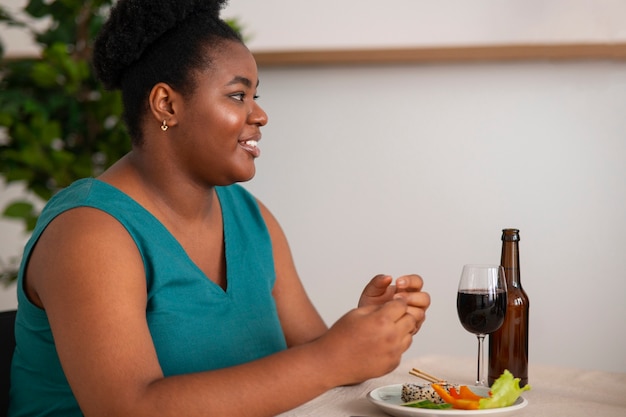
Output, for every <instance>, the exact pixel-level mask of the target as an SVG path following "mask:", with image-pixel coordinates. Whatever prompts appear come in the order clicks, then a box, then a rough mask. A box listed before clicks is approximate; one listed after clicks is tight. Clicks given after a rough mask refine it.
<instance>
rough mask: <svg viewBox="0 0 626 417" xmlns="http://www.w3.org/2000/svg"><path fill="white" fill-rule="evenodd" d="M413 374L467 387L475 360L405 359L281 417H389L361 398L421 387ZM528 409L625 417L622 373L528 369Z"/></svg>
mask: <svg viewBox="0 0 626 417" xmlns="http://www.w3.org/2000/svg"><path fill="white" fill-rule="evenodd" d="M413 367H415V368H418V369H421V370H423V371H425V372H428V373H430V374H433V375H436V376H438V377H440V378H445V379H447V380H448V381H453V382H457V383H461V384H472V383H473V381H474V380H475V378H476V369H475V368H476V363H475V358H458V357H449V356H426V357H420V358H414V359H406V360H404V361H403V362H402V364H401V365H400V366H399V367H398V368H397V369H396V370H395V371H394V372H392V373H390V374H388V375H386V376H384V377H381V378H376V379H372V380H369V381H366V382H365V383H363V384H360V385H355V386H349V387H340V388H335V389H333V390H331V391H329V392H327V393H326V394H324V395H322V396H320V397H318V398H316V399H314V400H312V401H310V402H308V403H306V404H304V405H302V406H301V407H298V408H296V409H294V410H292V411H289V412H287V413H283V414H280V417H295V416H298V417H305V416H316V417H351V416H358V417H389V416H388V415H387V414H385V413H384V412H382V411H381V410H380V409H379V408H378V407H376V406H375V405H373V404H371V403H370V402H369V401H368V400H367V398H366V394H367V393H368V392H369V391H371V390H373V389H375V388H378V387H382V386H385V385H391V384H401V383H405V382H416V383H423V382H424V381H422V380H421V379H419V378H416V377H414V376H411V375H409V374H408V371H409V370H410V369H411V368H413ZM528 379H529V385H530V386H531V387H532V389H531V390H530V391H527V392H524V394H523V397H524V398H526V399H527V400H528V405H527V406H526V407H525V408H523V409H522V410H520V412H519V413H518V414H517V415H518V416H519V417H531V416H532V417H560V416H563V417H583V416H584V417H625V416H626V373H610V372H603V371H593V370H583V369H571V368H561V367H555V366H546V365H537V364H533V363H531V364H530V367H529V375H528Z"/></svg>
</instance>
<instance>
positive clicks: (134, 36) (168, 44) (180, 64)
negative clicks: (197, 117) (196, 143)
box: [93, 0, 243, 144]
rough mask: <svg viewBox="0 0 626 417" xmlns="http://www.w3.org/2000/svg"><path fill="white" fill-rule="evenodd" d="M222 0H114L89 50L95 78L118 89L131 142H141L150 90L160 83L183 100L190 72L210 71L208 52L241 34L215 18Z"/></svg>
mask: <svg viewBox="0 0 626 417" xmlns="http://www.w3.org/2000/svg"><path fill="white" fill-rule="evenodd" d="M226 3H227V0H213V1H211V0H209V1H207V0H119V1H118V2H117V3H116V4H115V6H113V8H112V9H111V13H110V16H109V19H108V20H107V21H106V23H105V24H104V25H103V27H102V29H101V31H100V33H99V34H98V37H97V38H96V41H95V43H94V51H93V65H94V69H95V72H96V75H97V77H98V78H99V79H100V81H102V83H103V84H104V86H105V87H106V88H107V89H110V90H114V89H120V90H121V91H122V99H123V104H124V112H123V117H124V122H125V123H126V126H127V128H128V132H129V134H130V136H131V138H132V140H133V143H135V144H140V143H141V142H142V141H143V138H142V133H141V122H142V118H143V116H144V115H145V113H146V110H147V105H148V103H147V98H148V96H149V94H150V91H151V89H152V87H154V85H155V84H157V83H159V82H164V83H166V84H168V85H170V86H171V87H172V88H174V89H176V90H177V91H179V92H180V93H181V94H182V95H183V96H189V95H191V94H192V93H193V90H194V88H195V77H194V75H195V73H196V72H197V71H199V70H201V69H206V68H208V67H210V65H211V61H210V53H209V54H207V53H206V52H207V51H210V50H212V49H215V48H217V47H219V46H220V45H221V43H222V42H223V41H225V40H232V41H236V42H241V43H243V40H242V38H241V35H240V34H239V33H238V32H237V31H235V30H234V29H233V28H231V27H230V26H229V25H228V24H227V23H226V22H224V21H223V20H222V19H220V17H219V13H220V10H221V9H222V8H223V7H224V6H225V5H226Z"/></svg>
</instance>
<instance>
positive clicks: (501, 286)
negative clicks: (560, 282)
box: [456, 265, 507, 386]
mask: <svg viewBox="0 0 626 417" xmlns="http://www.w3.org/2000/svg"><path fill="white" fill-rule="evenodd" d="M506 303H507V297H506V281H505V278H504V268H502V267H501V266H499V265H464V266H463V271H462V272H461V279H460V281H459V290H458V294H457V299H456V310H457V313H458V315H459V320H460V321H461V324H462V325H463V327H464V328H465V330H467V331H468V332H471V333H474V334H475V335H476V336H477V337H478V371H477V373H476V374H477V376H476V385H480V386H486V384H485V378H484V370H483V341H484V339H485V335H487V334H489V333H493V332H495V331H496V330H498V329H499V328H500V326H502V323H503V322H504V315H505V313H506Z"/></svg>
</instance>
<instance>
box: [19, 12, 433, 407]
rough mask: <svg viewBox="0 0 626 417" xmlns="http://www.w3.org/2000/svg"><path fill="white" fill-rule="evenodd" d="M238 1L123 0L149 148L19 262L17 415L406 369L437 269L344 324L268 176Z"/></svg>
mask: <svg viewBox="0 0 626 417" xmlns="http://www.w3.org/2000/svg"><path fill="white" fill-rule="evenodd" d="M223 3H224V1H193V0H186V1H181V0H169V1H159V2H156V1H154V0H120V1H119V2H118V3H117V4H116V6H115V7H114V8H113V9H112V11H111V16H110V18H109V20H108V22H107V23H106V24H105V26H104V27H103V29H102V32H101V33H100V35H99V37H98V39H97V41H96V44H95V50H94V65H95V68H96V71H97V74H98V76H99V77H100V79H101V80H102V81H103V83H104V84H105V85H106V86H107V87H108V88H120V89H121V90H122V94H123V99H124V109H125V110H124V111H125V114H124V118H125V122H126V124H127V126H128V131H129V133H130V135H131V138H132V150H131V152H130V153H129V154H128V155H126V156H125V157H124V158H122V159H121V160H120V161H118V162H117V163H116V164H114V165H113V166H112V167H111V168H110V169H109V170H107V171H106V172H105V173H103V174H102V175H101V176H100V177H98V178H97V179H84V180H81V181H78V182H76V183H75V184H73V185H72V186H70V187H68V188H67V189H65V190H63V191H62V192H60V193H59V194H57V195H56V196H55V197H54V198H53V199H51V200H50V202H49V203H48V205H47V206H46V209H45V210H44V212H43V213H42V215H41V217H40V221H39V224H38V226H37V228H36V230H35V231H34V232H33V236H32V238H31V240H30V241H29V243H28V244H27V246H26V249H25V254H24V261H23V265H22V269H21V272H20V277H19V286H18V287H19V289H18V300H19V308H18V317H17V325H16V338H17V348H16V352H15V355H14V361H13V368H12V391H11V405H10V413H9V415H10V416H12V417H16V416H35V415H36V416H44V415H45V416H63V417H68V416H70V417H71V416H80V415H85V416H89V417H91V416H133V417H141V416H150V417H155V416H186V417H193V416H229V417H233V416H240V415H241V416H243V415H245V416H271V415H275V414H277V413H280V412H283V411H286V410H289V409H291V408H293V407H295V406H297V405H299V404H302V403H304V402H306V401H308V400H310V399H312V398H314V397H315V396H317V395H319V394H321V393H323V392H324V391H326V390H328V389H330V388H332V387H335V386H339V385H344V384H354V383H359V382H361V381H364V380H366V379H368V378H372V377H376V376H380V375H383V374H385V373H387V372H389V371H391V370H392V369H394V368H395V367H396V366H397V365H398V363H399V361H400V357H401V354H402V353H403V352H404V351H405V350H406V349H407V348H408V347H409V345H410V343H411V339H412V336H413V335H414V334H415V333H416V332H417V330H418V329H419V327H420V326H421V324H422V322H423V320H424V317H425V316H424V313H425V310H426V308H427V307H428V305H429V303H430V300H429V296H428V294H427V293H424V292H422V291H421V288H422V280H421V278H420V277H419V276H417V275H407V276H403V277H400V278H398V279H397V280H396V283H395V285H394V284H392V277H390V276H385V275H378V276H376V277H374V278H373V279H372V280H371V281H370V282H369V283H368V284H367V285H366V287H365V289H364V290H363V293H362V295H361V298H360V300H359V307H358V308H356V309H354V310H352V311H350V312H348V313H347V314H346V315H345V316H344V317H342V318H341V319H340V320H339V321H337V323H335V324H334V325H333V326H332V327H331V328H330V329H329V328H327V327H326V325H325V324H324V323H323V321H322V319H321V318H320V316H319V315H318V313H317V312H316V310H315V308H314V307H313V305H312V304H311V302H310V301H309V299H308V297H307V295H306V293H305V291H304V289H303V287H302V284H301V282H300V280H299V278H298V275H297V272H296V269H295V267H294V264H293V261H292V257H291V254H290V251H289V247H288V244H287V240H286V238H285V236H284V234H283V232H282V231H281V229H280V226H279V225H278V223H277V221H276V220H275V218H274V217H273V216H272V214H271V213H270V212H269V211H268V209H267V208H266V207H265V206H263V204H261V203H260V202H258V201H257V200H256V199H255V198H254V197H252V196H251V195H250V194H249V193H247V192H246V191H245V190H244V189H243V188H242V187H241V186H239V185H237V184H236V183H238V182H242V181H247V180H249V179H251V178H252V177H253V175H254V173H255V166H254V161H255V158H257V157H258V156H259V155H260V150H259V147H258V143H259V141H260V139H261V132H260V128H261V127H262V126H264V125H265V124H266V123H267V115H266V114H265V112H264V111H263V110H262V109H261V108H260V107H259V105H258V104H257V103H256V101H255V99H256V92H257V86H258V75H257V68H256V63H255V61H254V58H253V57H252V55H251V53H250V52H249V51H248V49H247V48H246V47H245V46H244V44H243V42H242V40H241V39H240V37H239V36H238V35H237V33H235V32H234V31H233V30H232V29H231V28H229V27H228V25H227V24H225V23H224V22H223V21H222V20H220V18H219V10H220V9H221V7H222V6H223Z"/></svg>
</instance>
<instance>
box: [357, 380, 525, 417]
mask: <svg viewBox="0 0 626 417" xmlns="http://www.w3.org/2000/svg"><path fill="white" fill-rule="evenodd" d="M471 388H472V391H474V392H476V393H477V394H478V395H482V396H487V393H488V392H489V389H488V388H483V387H471ZM401 395H402V384H395V385H387V386H384V387H380V388H376V389H375V390H372V391H370V392H369V393H368V394H367V399H368V400H370V401H371V402H372V403H373V404H374V405H376V406H377V407H378V408H380V409H381V410H383V411H384V412H386V413H387V414H391V415H392V416H395V417H414V416H420V417H448V416H455V417H456V416H484V415H494V416H495V415H497V416H498V417H504V416H509V415H513V414H515V412H517V411H519V410H520V409H522V408H524V407H526V405H527V404H528V401H526V399H525V398H523V397H519V398H518V399H517V401H515V404H513V405H512V406H510V407H502V408H491V409H488V410H452V409H447V410H430V409H427V408H413V407H405V406H403V405H400V404H402V399H401Z"/></svg>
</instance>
